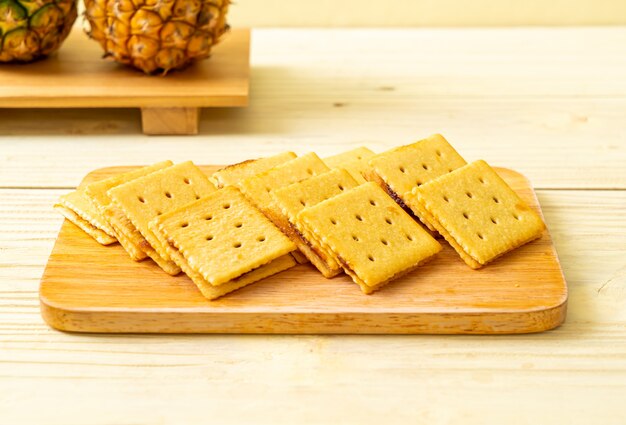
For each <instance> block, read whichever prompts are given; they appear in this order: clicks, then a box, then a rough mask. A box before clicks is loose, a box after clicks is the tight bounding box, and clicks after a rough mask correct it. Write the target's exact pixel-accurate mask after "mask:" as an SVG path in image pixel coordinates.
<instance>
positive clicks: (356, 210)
mask: <svg viewBox="0 0 626 425" xmlns="http://www.w3.org/2000/svg"><path fill="white" fill-rule="evenodd" d="M298 220H299V221H300V222H301V223H302V224H303V225H304V226H306V227H307V228H308V230H309V231H310V232H312V233H314V234H315V235H316V237H317V239H318V240H319V241H320V242H321V243H322V244H323V245H325V246H327V247H328V248H329V249H331V250H332V251H333V252H334V253H335V255H336V257H337V258H338V259H339V261H340V263H341V264H342V266H343V268H344V270H345V272H346V273H347V274H349V275H350V277H352V279H353V280H354V281H355V283H357V284H358V285H359V286H360V287H361V290H362V291H363V292H364V293H366V294H369V293H372V292H373V291H375V290H376V289H378V288H380V287H381V286H383V285H385V284H387V283H389V282H390V281H391V280H393V279H395V278H397V277H399V276H401V275H403V274H405V273H407V272H409V271H411V270H413V269H414V268H416V267H417V266H419V265H420V264H422V263H424V262H425V261H427V260H428V259H430V258H431V257H432V256H433V255H435V254H436V253H437V252H439V251H440V250H441V245H439V243H438V242H437V241H436V240H435V239H434V238H433V237H432V236H430V235H429V234H428V232H427V231H426V230H424V229H423V228H422V227H421V226H420V225H419V224H418V223H416V222H415V220H413V219H412V218H411V216H409V214H407V213H406V212H405V211H404V210H403V209H402V208H400V206H399V205H398V204H396V203H395V202H394V201H393V200H392V199H391V198H390V197H389V196H388V195H387V194H386V193H385V192H384V191H383V190H382V189H381V188H380V187H379V186H378V185H376V184H375V183H365V184H362V185H360V186H358V187H356V188H354V189H351V190H348V191H345V192H344V193H342V194H340V195H337V196H335V197H333V198H330V199H329V200H327V201H324V202H321V203H319V204H317V205H315V206H312V207H310V208H305V209H303V210H302V211H301V212H300V214H299V215H298Z"/></svg>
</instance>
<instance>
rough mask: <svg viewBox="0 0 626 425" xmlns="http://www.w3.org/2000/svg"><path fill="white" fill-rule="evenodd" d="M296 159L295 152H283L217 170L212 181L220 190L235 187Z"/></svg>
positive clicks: (212, 176) (211, 178)
mask: <svg viewBox="0 0 626 425" xmlns="http://www.w3.org/2000/svg"><path fill="white" fill-rule="evenodd" d="M296 157H297V155H296V154H295V153H293V152H283V153H279V154H278V155H274V156H268V157H265V158H258V159H249V160H247V161H243V162H240V163H238V164H232V165H229V166H227V167H224V168H222V169H221V170H217V171H216V172H215V173H213V175H211V177H210V180H211V182H212V183H214V184H215V186H217V187H219V188H222V187H224V186H234V185H236V184H237V183H239V182H240V181H242V180H244V179H246V178H248V177H252V176H256V175H257V174H259V173H262V172H264V171H267V170H269V169H272V168H274V167H276V166H277V165H280V164H284V163H285V162H287V161H291V160H292V159H294V158H296Z"/></svg>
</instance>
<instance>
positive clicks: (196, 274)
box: [150, 186, 296, 299]
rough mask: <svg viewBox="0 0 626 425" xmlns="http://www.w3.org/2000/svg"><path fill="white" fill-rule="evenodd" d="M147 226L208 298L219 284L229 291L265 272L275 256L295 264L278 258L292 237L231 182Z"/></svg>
mask: <svg viewBox="0 0 626 425" xmlns="http://www.w3.org/2000/svg"><path fill="white" fill-rule="evenodd" d="M150 228H151V229H152V231H153V233H154V234H155V235H156V236H157V237H158V238H159V240H160V241H161V243H162V244H163V245H164V246H166V247H167V249H168V250H169V251H170V252H171V257H172V258H173V259H174V260H175V261H176V262H177V263H178V264H179V265H180V267H181V268H182V269H183V270H185V272H186V273H187V274H188V276H189V277H190V278H191V279H192V280H193V281H194V282H195V283H196V285H198V288H200V290H201V291H202V292H203V293H204V294H205V295H206V296H207V298H209V299H212V298H213V297H214V296H215V295H217V296H219V295H223V294H222V292H221V290H220V288H221V287H222V286H223V285H228V286H226V287H225V288H227V289H228V290H227V291H226V292H230V291H232V290H235V289H237V288H239V287H241V286H240V285H244V284H249V283H253V282H254V281H256V280H258V278H259V277H258V276H262V277H265V276H267V273H268V272H269V271H272V270H273V271H275V270H277V269H276V268H275V267H276V265H275V266H271V264H272V263H273V262H274V261H276V260H278V259H281V258H282V259H281V260H280V262H279V263H277V264H278V265H281V266H280V267H279V269H280V270H284V267H285V266H286V265H287V264H290V265H289V267H291V265H294V264H295V262H293V260H291V262H290V263H289V260H287V259H286V258H284V257H287V258H290V256H289V255H288V254H289V253H290V252H292V251H294V250H295V249H296V247H295V245H294V244H293V242H291V240H289V238H287V236H285V235H284V234H282V233H281V232H280V230H279V229H277V228H276V227H275V226H274V225H273V224H272V223H271V222H270V221H269V220H268V219H267V218H266V217H265V216H264V215H263V214H262V213H261V212H260V211H258V210H257V209H256V208H255V207H254V206H253V205H252V204H251V203H250V202H249V201H248V200H247V199H246V198H245V197H244V196H243V195H242V194H241V192H239V190H238V189H236V188H234V187H232V186H227V187H225V188H223V189H221V190H218V191H216V192H214V193H212V194H210V195H208V196H206V197H204V198H203V199H201V200H199V201H197V202H194V203H192V204H189V205H187V206H185V207H183V208H180V209H178V210H175V211H172V212H169V213H166V214H163V215H162V216H160V217H157V218H155V219H154V220H153V221H152V222H151V223H150ZM268 264H269V265H270V267H268V269H267V270H265V271H261V269H262V268H263V266H265V265H268ZM255 277H256V278H255ZM262 277H261V278H262ZM237 282H239V283H237ZM210 287H216V288H217V289H215V291H218V292H217V293H214V292H211V291H209V289H211V288H210Z"/></svg>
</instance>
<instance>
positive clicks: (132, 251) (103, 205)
mask: <svg viewBox="0 0 626 425" xmlns="http://www.w3.org/2000/svg"><path fill="white" fill-rule="evenodd" d="M172 165H173V163H172V161H162V162H159V163H156V164H153V165H149V166H147V167H141V168H138V169H136V170H132V171H129V172H126V173H121V174H117V175H115V176H112V177H109V178H107V179H103V180H98V181H97V182H94V183H91V184H89V185H87V186H86V187H85V195H86V196H87V198H88V199H89V200H90V201H91V203H92V204H93V205H94V207H95V208H96V209H97V210H98V212H99V214H100V216H101V217H102V218H103V219H104V220H105V221H106V222H108V223H109V224H110V225H111V227H112V228H113V230H114V232H115V233H114V234H115V237H116V238H117V239H118V241H119V243H120V245H122V247H123V248H124V249H125V250H126V252H127V253H128V255H130V257H131V258H132V259H133V260H135V261H141V260H143V259H144V258H146V256H147V254H146V253H145V252H143V251H142V250H141V248H139V246H138V245H135V244H134V243H133V242H132V240H131V238H129V237H128V236H126V235H125V234H124V231H125V230H124V229H125V228H124V227H123V224H121V223H120V221H124V220H123V218H122V217H119V215H118V214H115V213H113V217H111V215H110V214H109V213H107V209H108V208H109V205H110V204H111V198H110V197H109V195H108V194H107V192H108V191H109V190H110V189H112V188H114V187H116V186H119V185H121V184H123V183H127V182H129V181H132V180H135V179H137V178H139V177H143V176H147V175H148V174H150V173H153V172H155V171H157V170H160V169H163V168H166V167H170V166H172ZM120 232H122V233H120Z"/></svg>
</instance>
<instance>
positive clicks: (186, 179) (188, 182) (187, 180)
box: [183, 177, 191, 184]
mask: <svg viewBox="0 0 626 425" xmlns="http://www.w3.org/2000/svg"><path fill="white" fill-rule="evenodd" d="M183 181H184V182H185V184H190V183H191V180H189V179H188V178H187V177H185V178H184V179H183Z"/></svg>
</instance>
